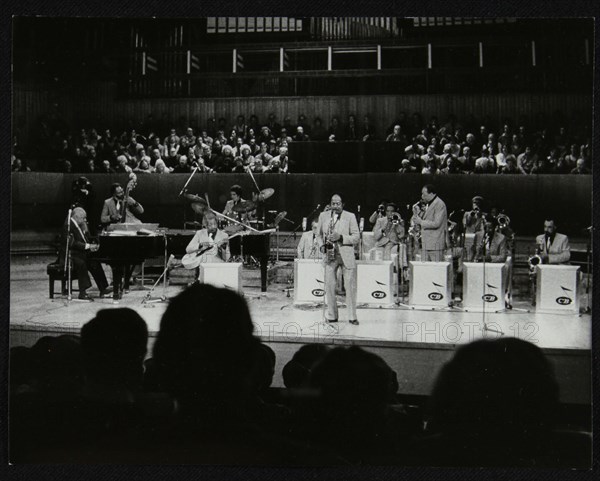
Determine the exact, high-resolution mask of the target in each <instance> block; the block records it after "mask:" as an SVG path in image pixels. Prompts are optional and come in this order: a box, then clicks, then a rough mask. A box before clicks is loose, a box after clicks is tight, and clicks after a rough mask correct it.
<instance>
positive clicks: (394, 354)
mask: <svg viewBox="0 0 600 481" xmlns="http://www.w3.org/2000/svg"><path fill="white" fill-rule="evenodd" d="M32 267H33V266H32ZM13 273H14V275H12V276H11V286H10V288H11V294H10V301H11V305H10V345H11V346H19V345H24V346H31V345H33V344H34V343H35V342H36V341H37V340H38V339H39V338H41V337H42V336H48V335H50V336H56V335H60V334H76V335H78V334H79V331H80V329H81V327H82V326H83V325H84V324H85V323H86V322H87V321H89V320H90V319H92V318H93V317H94V316H95V314H96V312H97V311H98V310H100V309H111V308H116V307H129V308H131V309H134V310H135V311H137V312H138V313H139V314H140V315H141V316H142V318H143V319H144V320H145V321H146V323H147V325H148V330H149V333H150V336H149V341H148V356H151V355H152V347H153V344H154V341H155V339H156V334H157V332H158V330H159V328H160V319H161V316H162V314H163V312H164V311H165V309H166V307H167V303H165V302H157V303H151V304H146V305H144V304H142V300H143V299H144V297H146V294H147V293H148V289H147V288H141V287H134V288H133V289H132V290H131V292H130V293H128V294H126V295H125V296H124V297H123V299H122V300H121V301H119V303H118V304H114V303H113V301H112V297H111V298H106V299H96V301H95V302H92V303H90V302H85V301H78V300H72V301H70V302H68V301H67V300H66V299H64V298H62V297H61V296H56V297H55V299H49V298H48V279H47V278H43V276H42V275H40V273H39V270H36V271H35V274H34V275H32V274H31V273H30V272H28V266H20V267H17V266H11V274H13ZM44 274H45V272H44ZM56 285H57V287H58V283H57V284H56ZM285 287H287V286H286V285H284V284H271V285H270V286H269V288H268V290H267V292H266V293H261V292H260V290H259V289H258V288H246V289H245V290H244V296H245V297H246V299H247V302H248V305H249V307H250V311H251V314H252V318H253V321H254V324H255V333H256V335H257V336H259V337H260V338H261V340H262V341H263V342H265V343H266V344H268V345H269V346H270V347H271V348H272V349H273V350H274V352H275V354H276V366H275V376H274V378H273V386H275V387H282V386H283V379H282V376H281V373H282V370H283V367H284V365H285V364H286V363H287V362H288V361H289V360H290V359H291V358H292V356H293V355H294V353H295V352H296V351H297V350H298V349H299V348H300V346H301V345H303V344H307V343H312V342H321V343H326V344H331V345H334V346H335V345H359V346H361V347H363V348H364V349H367V350H369V351H371V352H373V353H375V354H377V355H379V356H381V357H382V358H383V359H385V361H386V362H387V363H388V364H389V365H390V367H391V368H392V369H394V371H396V373H397V374H398V382H399V386H400V391H399V392H402V393H405V394H412V395H428V394H429V393H430V392H431V389H432V387H433V384H434V382H435V378H436V376H437V373H438V372H439V369H440V368H441V367H442V366H443V364H444V363H445V362H446V361H447V360H449V359H450V358H451V357H452V355H453V353H454V350H455V348H456V346H457V345H460V344H464V343H467V342H470V341H472V340H475V339H480V338H483V337H485V338H491V339H494V338H497V337H499V336H502V335H505V336H512V337H518V338H520V339H524V340H528V341H530V342H533V343H535V344H536V345H537V346H539V347H540V348H541V349H542V350H543V351H544V352H545V353H546V355H547V356H548V358H549V359H550V360H551V362H552V363H553V365H554V366H555V371H556V376H557V380H558V382H559V385H560V387H561V389H560V391H561V400H562V401H563V402H568V403H576V404H589V403H590V402H591V383H590V376H591V315H589V314H584V315H581V316H579V315H571V316H568V315H551V314H536V313H535V312H524V311H521V310H518V309H527V308H528V307H529V308H531V306H527V305H525V304H524V303H519V302H517V303H515V306H514V307H515V309H514V310H512V311H507V312H502V313H494V314H485V316H484V315H483V314H482V313H476V312H462V311H460V310H444V311H419V310H412V309H406V308H401V307H394V308H359V309H358V319H359V321H360V325H359V326H354V325H351V324H349V323H348V317H347V315H346V310H345V308H344V307H343V306H341V308H340V322H339V323H337V324H326V323H325V322H323V310H322V308H321V307H320V306H314V305H299V306H294V304H293V297H292V295H291V294H290V297H287V295H286V292H285V290H284V289H285ZM183 289H184V286H168V287H167V288H166V291H165V293H164V294H165V295H166V297H167V299H168V298H170V297H173V296H175V295H177V293H179V292H181V291H182V290H183ZM89 293H90V294H92V295H94V294H96V295H97V291H95V290H94V289H90V290H89ZM76 294H77V293H75V297H76ZM154 294H155V295H156V296H157V297H160V296H162V295H163V289H162V286H161V287H159V288H157V289H156V291H155V292H154ZM339 301H340V302H341V301H343V298H339ZM484 321H485V325H486V326H487V327H488V330H485V329H483V327H484Z"/></svg>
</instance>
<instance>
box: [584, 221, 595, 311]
mask: <svg viewBox="0 0 600 481" xmlns="http://www.w3.org/2000/svg"><path fill="white" fill-rule="evenodd" d="M592 229H593V228H592V227H588V228H587V231H588V239H587V246H586V251H587V252H586V256H587V259H586V264H587V265H586V277H587V279H586V283H585V296H586V298H587V301H586V304H587V305H586V306H585V310H584V311H583V312H585V313H586V314H589V313H590V312H592V308H591V306H590V270H591V266H592Z"/></svg>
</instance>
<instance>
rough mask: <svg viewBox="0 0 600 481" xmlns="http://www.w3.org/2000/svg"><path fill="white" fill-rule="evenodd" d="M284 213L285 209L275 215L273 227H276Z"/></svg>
mask: <svg viewBox="0 0 600 481" xmlns="http://www.w3.org/2000/svg"><path fill="white" fill-rule="evenodd" d="M286 215H287V212H286V211H285V210H284V211H283V212H280V213H279V214H277V216H275V220H274V221H273V227H277V226H278V225H279V223H280V222H281V221H282V220H283V219H284V217H285V216H286Z"/></svg>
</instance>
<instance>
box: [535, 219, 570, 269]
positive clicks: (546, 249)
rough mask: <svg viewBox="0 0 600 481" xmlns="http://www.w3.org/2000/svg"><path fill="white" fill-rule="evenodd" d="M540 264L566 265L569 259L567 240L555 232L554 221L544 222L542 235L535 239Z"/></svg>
mask: <svg viewBox="0 0 600 481" xmlns="http://www.w3.org/2000/svg"><path fill="white" fill-rule="evenodd" d="M535 242H536V246H537V254H538V255H539V256H540V259H541V261H542V264H568V263H569V260H570V259H571V248H570V246H569V238H568V237H567V236H566V235H564V234H560V233H558V232H557V231H556V222H554V219H552V218H550V219H546V220H545V221H544V233H543V234H541V235H539V236H537V237H536V238H535Z"/></svg>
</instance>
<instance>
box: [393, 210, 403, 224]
mask: <svg viewBox="0 0 600 481" xmlns="http://www.w3.org/2000/svg"><path fill="white" fill-rule="evenodd" d="M391 222H392V224H393V225H398V224H400V223H401V222H402V217H400V214H398V213H397V212H394V213H393V214H392V218H391Z"/></svg>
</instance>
